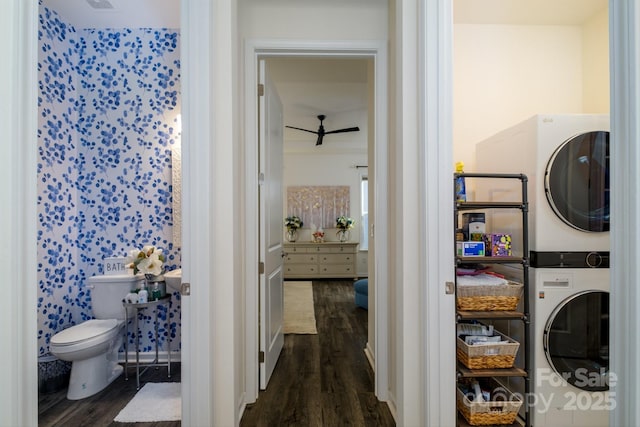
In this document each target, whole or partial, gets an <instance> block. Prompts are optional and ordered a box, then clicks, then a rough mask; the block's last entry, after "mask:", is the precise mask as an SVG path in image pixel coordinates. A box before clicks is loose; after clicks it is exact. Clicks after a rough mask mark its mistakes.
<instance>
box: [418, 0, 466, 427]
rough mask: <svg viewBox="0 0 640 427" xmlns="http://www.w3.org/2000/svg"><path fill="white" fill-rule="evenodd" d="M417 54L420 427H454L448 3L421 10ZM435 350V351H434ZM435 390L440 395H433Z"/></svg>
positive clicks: (431, 3)
mask: <svg viewBox="0 0 640 427" xmlns="http://www.w3.org/2000/svg"><path fill="white" fill-rule="evenodd" d="M420 9H421V10H420V13H419V14H418V15H419V17H420V21H421V22H420V23H419V25H418V28H419V29H420V30H419V32H420V35H419V52H420V65H419V67H420V72H419V75H420V76H424V86H423V87H422V88H421V90H420V94H421V99H420V100H419V103H418V104H419V106H420V107H421V109H422V111H420V118H424V119H422V120H419V123H421V124H422V126H421V129H420V132H421V136H420V140H424V141H425V143H424V144H422V145H421V146H422V147H424V150H421V155H420V159H421V162H423V163H422V165H421V167H420V171H421V172H422V173H421V174H420V175H421V177H420V180H419V182H420V183H421V184H422V185H424V187H425V190H420V191H419V194H420V195H421V196H423V197H421V199H422V200H421V201H420V209H419V210H420V212H421V218H420V220H421V221H420V222H421V223H423V224H425V230H424V231H425V239H424V241H423V242H422V245H421V251H423V253H424V254H425V256H424V258H423V259H425V260H426V262H424V263H421V264H420V265H421V266H422V269H421V271H420V277H421V280H420V281H421V282H422V283H427V284H429V286H425V287H423V290H424V292H423V295H422V301H423V302H422V307H424V309H423V310H421V313H422V318H421V324H422V325H424V326H425V327H424V331H423V337H424V346H423V348H422V351H423V353H422V354H423V355H424V364H423V366H424V371H425V372H424V376H425V382H424V389H423V390H422V392H423V396H424V405H423V408H424V409H423V410H424V413H423V414H422V417H423V418H422V419H423V423H424V425H439V426H453V425H456V414H457V411H456V397H455V396H456V394H455V389H456V385H455V383H456V376H455V372H456V362H455V357H452V355H455V348H456V344H455V322H454V320H455V301H454V295H447V294H446V293H445V292H444V289H445V283H446V282H447V281H449V282H451V281H453V280H454V274H455V273H454V269H453V266H454V256H453V254H454V248H453V215H452V212H451V209H452V205H453V181H452V180H453V160H452V156H453V149H452V146H453V144H452V141H453V137H452V99H453V92H452V81H451V80H452V75H453V70H452V59H451V55H452V50H453V43H452V37H453V36H452V35H453V25H452V22H453V20H452V4H451V1H449V0H434V1H428V2H425V3H424V4H422V5H421V7H420ZM434 349H438V350H437V351H434ZM433 390H438V393H433V392H432V391H433Z"/></svg>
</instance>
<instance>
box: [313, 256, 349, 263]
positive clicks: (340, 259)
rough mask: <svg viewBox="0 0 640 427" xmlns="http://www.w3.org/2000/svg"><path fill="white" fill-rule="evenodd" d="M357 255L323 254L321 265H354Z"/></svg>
mask: <svg viewBox="0 0 640 427" xmlns="http://www.w3.org/2000/svg"><path fill="white" fill-rule="evenodd" d="M354 256H355V255H349V254H345V255H341V254H321V255H319V257H320V264H353V257H354Z"/></svg>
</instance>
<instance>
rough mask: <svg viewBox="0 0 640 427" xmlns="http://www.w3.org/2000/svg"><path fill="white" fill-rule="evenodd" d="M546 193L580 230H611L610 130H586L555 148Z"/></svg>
mask: <svg viewBox="0 0 640 427" xmlns="http://www.w3.org/2000/svg"><path fill="white" fill-rule="evenodd" d="M544 189H545V194H546V196H547V200H548V201H549V204H550V205H551V208H552V209H553V211H554V212H555V213H556V215H558V217H559V218H560V219H561V220H562V221H564V222H565V223H567V224H568V225H570V226H571V227H574V228H576V229H578V230H582V231H593V232H603V231H609V132H606V131H597V132H587V133H583V134H580V135H577V136H574V137H572V138H570V139H569V140H567V141H565V142H564V143H562V144H561V145H560V147H558V148H557V149H556V151H555V152H554V153H553V155H552V156H551V158H550V159H549V163H548V164H547V169H546V171H545V182H544Z"/></svg>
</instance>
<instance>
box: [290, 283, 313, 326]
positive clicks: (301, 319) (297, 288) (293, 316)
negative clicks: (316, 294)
mask: <svg viewBox="0 0 640 427" xmlns="http://www.w3.org/2000/svg"><path fill="white" fill-rule="evenodd" d="M283 323H284V325H283V330H284V333H285V334H317V333H318V330H317V329H316V315H315V311H314V309H313V288H312V287H311V282H284V319H283Z"/></svg>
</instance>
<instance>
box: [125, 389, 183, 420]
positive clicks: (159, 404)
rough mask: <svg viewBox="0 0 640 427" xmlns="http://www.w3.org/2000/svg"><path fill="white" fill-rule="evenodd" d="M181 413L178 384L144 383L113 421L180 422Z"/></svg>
mask: <svg viewBox="0 0 640 427" xmlns="http://www.w3.org/2000/svg"><path fill="white" fill-rule="evenodd" d="M181 412H182V398H181V396H180V383H146V384H145V385H144V387H142V388H141V389H140V391H138V392H137V393H136V395H135V396H134V397H133V399H131V401H130V402H129V403H127V406H125V407H124V409H123V410H122V411H120V413H119V414H118V416H116V417H115V418H114V420H113V421H116V422H120V423H139V422H154V421H180V417H181Z"/></svg>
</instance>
